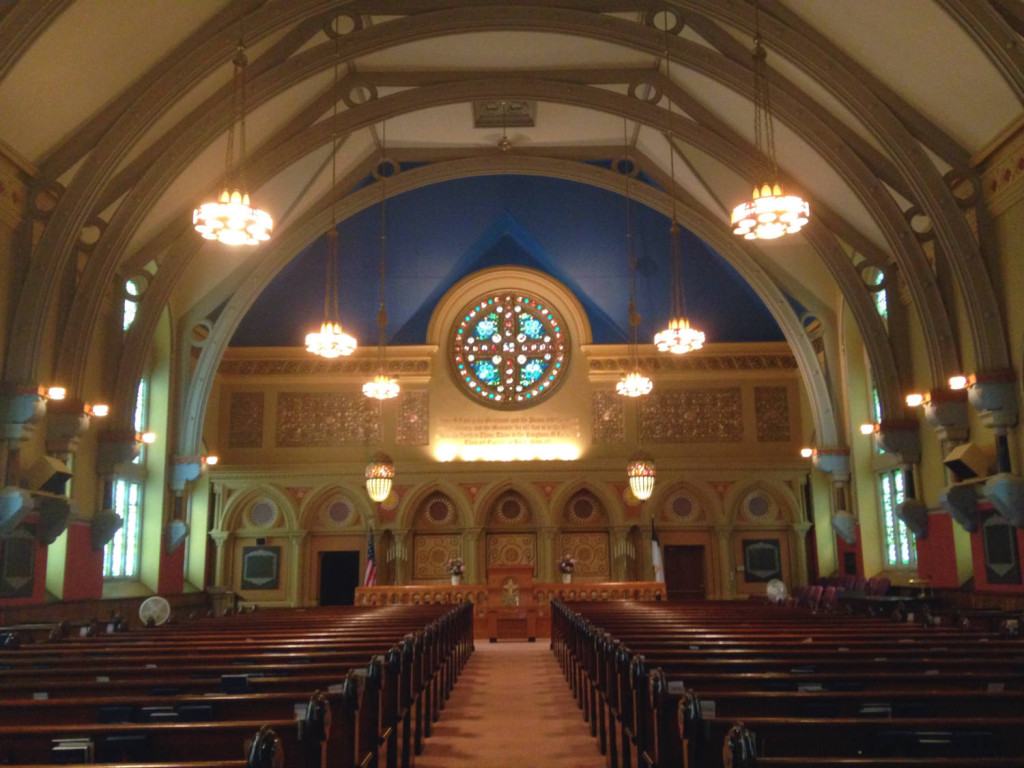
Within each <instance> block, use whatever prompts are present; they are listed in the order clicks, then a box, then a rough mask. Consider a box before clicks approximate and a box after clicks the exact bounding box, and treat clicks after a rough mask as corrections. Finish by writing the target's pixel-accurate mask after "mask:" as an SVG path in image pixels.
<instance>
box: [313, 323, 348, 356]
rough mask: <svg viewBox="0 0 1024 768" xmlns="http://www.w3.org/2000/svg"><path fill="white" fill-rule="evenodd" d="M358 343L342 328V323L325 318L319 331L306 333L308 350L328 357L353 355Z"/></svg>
mask: <svg viewBox="0 0 1024 768" xmlns="http://www.w3.org/2000/svg"><path fill="white" fill-rule="evenodd" d="M356 345H357V342H356V340H355V338H353V337H352V336H349V335H348V334H347V333H344V332H343V331H342V330H341V323H332V322H329V321H326V320H325V321H324V322H323V323H322V324H321V326H320V332H319V333H307V334H306V351H307V352H312V353H313V354H314V355H319V356H320V357H326V358H328V359H331V358H335V357H343V356H345V355H351V354H352V353H353V352H355V350H356Z"/></svg>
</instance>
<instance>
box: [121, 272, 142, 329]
mask: <svg viewBox="0 0 1024 768" xmlns="http://www.w3.org/2000/svg"><path fill="white" fill-rule="evenodd" d="M124 292H125V293H126V294H127V296H125V300H124V312H123V313H122V315H121V329H122V330H124V331H127V330H128V329H129V328H131V327H132V323H134V322H135V315H136V313H137V312H138V310H139V300H138V295H139V286H138V285H136V284H135V281H134V280H128V281H127V282H125V284H124Z"/></svg>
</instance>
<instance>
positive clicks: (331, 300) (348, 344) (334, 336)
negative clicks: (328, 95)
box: [306, 43, 357, 359]
mask: <svg viewBox="0 0 1024 768" xmlns="http://www.w3.org/2000/svg"><path fill="white" fill-rule="evenodd" d="M337 86H338V58H337V43H335V59H334V90H335V92H337ZM333 116H334V121H333V123H332V125H336V124H337V117H338V101H337V98H335V100H334V106H333ZM337 156H338V134H337V133H334V134H333V135H332V138H331V189H330V193H329V194H330V195H331V228H330V229H329V230H327V232H326V234H325V235H324V238H325V248H324V250H325V257H326V260H327V264H326V267H327V268H326V275H325V281H324V320H323V322H322V323H321V324H320V330H319V331H318V332H317V331H314V332H312V333H307V334H306V351H307V352H312V353H313V354H314V355H319V356H320V357H324V358H327V359H332V358H335V357H343V356H345V355H351V354H352V353H353V352H355V350H356V346H357V342H356V340H355V337H354V336H350V335H349V334H347V333H345V332H344V331H343V330H342V328H341V315H340V313H339V311H338V272H339V264H338V216H337V211H336V208H335V203H336V201H337V194H336V186H337V183H338V178H337Z"/></svg>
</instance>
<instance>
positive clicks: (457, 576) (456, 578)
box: [452, 573, 462, 586]
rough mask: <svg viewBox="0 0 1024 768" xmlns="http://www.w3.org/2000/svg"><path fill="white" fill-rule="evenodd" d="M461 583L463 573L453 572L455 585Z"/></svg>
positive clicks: (453, 583)
mask: <svg viewBox="0 0 1024 768" xmlns="http://www.w3.org/2000/svg"><path fill="white" fill-rule="evenodd" d="M461 583H462V574H460V573H453V574H452V585H453V586H454V585H457V584H461Z"/></svg>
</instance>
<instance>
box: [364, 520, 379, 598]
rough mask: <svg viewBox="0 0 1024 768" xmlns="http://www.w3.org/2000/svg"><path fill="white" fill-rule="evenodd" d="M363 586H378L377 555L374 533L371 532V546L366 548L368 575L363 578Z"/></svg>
mask: <svg viewBox="0 0 1024 768" xmlns="http://www.w3.org/2000/svg"><path fill="white" fill-rule="evenodd" d="M363 586H364V587H376V586H377V553H376V552H375V551H374V548H373V531H370V544H369V546H367V547H366V575H365V576H364V577H363Z"/></svg>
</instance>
